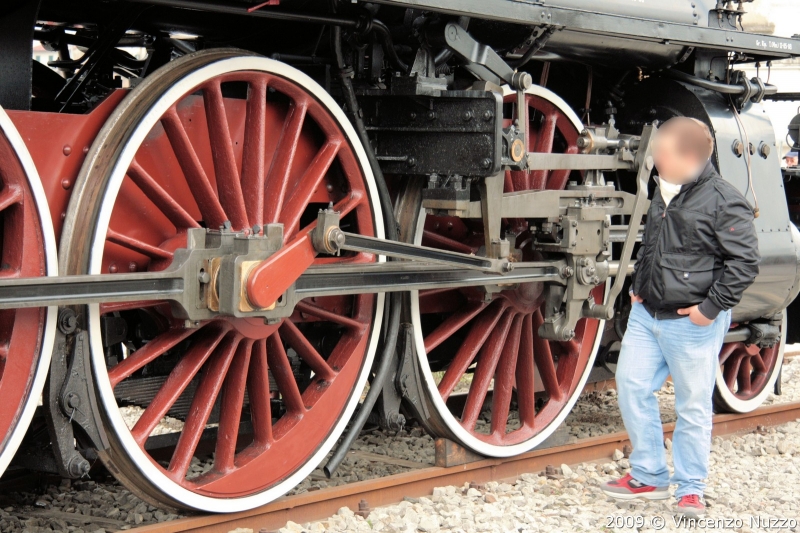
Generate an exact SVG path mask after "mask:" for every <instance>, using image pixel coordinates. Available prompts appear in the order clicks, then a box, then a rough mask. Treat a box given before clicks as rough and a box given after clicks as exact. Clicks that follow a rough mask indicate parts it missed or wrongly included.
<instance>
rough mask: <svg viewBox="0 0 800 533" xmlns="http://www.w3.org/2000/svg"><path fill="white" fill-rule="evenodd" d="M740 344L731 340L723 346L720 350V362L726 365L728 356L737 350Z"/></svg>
mask: <svg viewBox="0 0 800 533" xmlns="http://www.w3.org/2000/svg"><path fill="white" fill-rule="evenodd" d="M738 346H739V343H737V342H729V343H728V344H725V345H723V346H722V350H721V351H720V352H719V364H720V365H724V364H725V362H726V361H727V360H728V358H729V357H730V356H731V354H733V352H735V351H736V348H737V347H738Z"/></svg>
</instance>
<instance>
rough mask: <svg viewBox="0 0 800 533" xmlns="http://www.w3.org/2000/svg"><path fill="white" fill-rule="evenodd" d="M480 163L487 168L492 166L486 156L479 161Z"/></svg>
mask: <svg viewBox="0 0 800 533" xmlns="http://www.w3.org/2000/svg"><path fill="white" fill-rule="evenodd" d="M481 165H483V168H489V167H491V166H492V160H491V159H489V158H488V157H487V158H485V159H484V160H483V161H481Z"/></svg>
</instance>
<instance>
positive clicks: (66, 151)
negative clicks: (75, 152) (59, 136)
mask: <svg viewBox="0 0 800 533" xmlns="http://www.w3.org/2000/svg"><path fill="white" fill-rule="evenodd" d="M62 151H63V152H64V155H69V154H71V153H72V147H71V146H70V145H68V144H65V145H64V148H63V149H62Z"/></svg>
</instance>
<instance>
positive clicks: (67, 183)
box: [61, 179, 72, 189]
mask: <svg viewBox="0 0 800 533" xmlns="http://www.w3.org/2000/svg"><path fill="white" fill-rule="evenodd" d="M61 186H62V187H64V188H65V189H69V188H70V187H72V182H71V181H69V180H68V179H63V180H61Z"/></svg>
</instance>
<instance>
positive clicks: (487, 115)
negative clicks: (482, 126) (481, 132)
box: [483, 110, 494, 122]
mask: <svg viewBox="0 0 800 533" xmlns="http://www.w3.org/2000/svg"><path fill="white" fill-rule="evenodd" d="M493 118H494V113H492V112H491V111H488V110H487V111H484V112H483V120H485V121H486V122H489V121H490V120H492V119H493Z"/></svg>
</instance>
